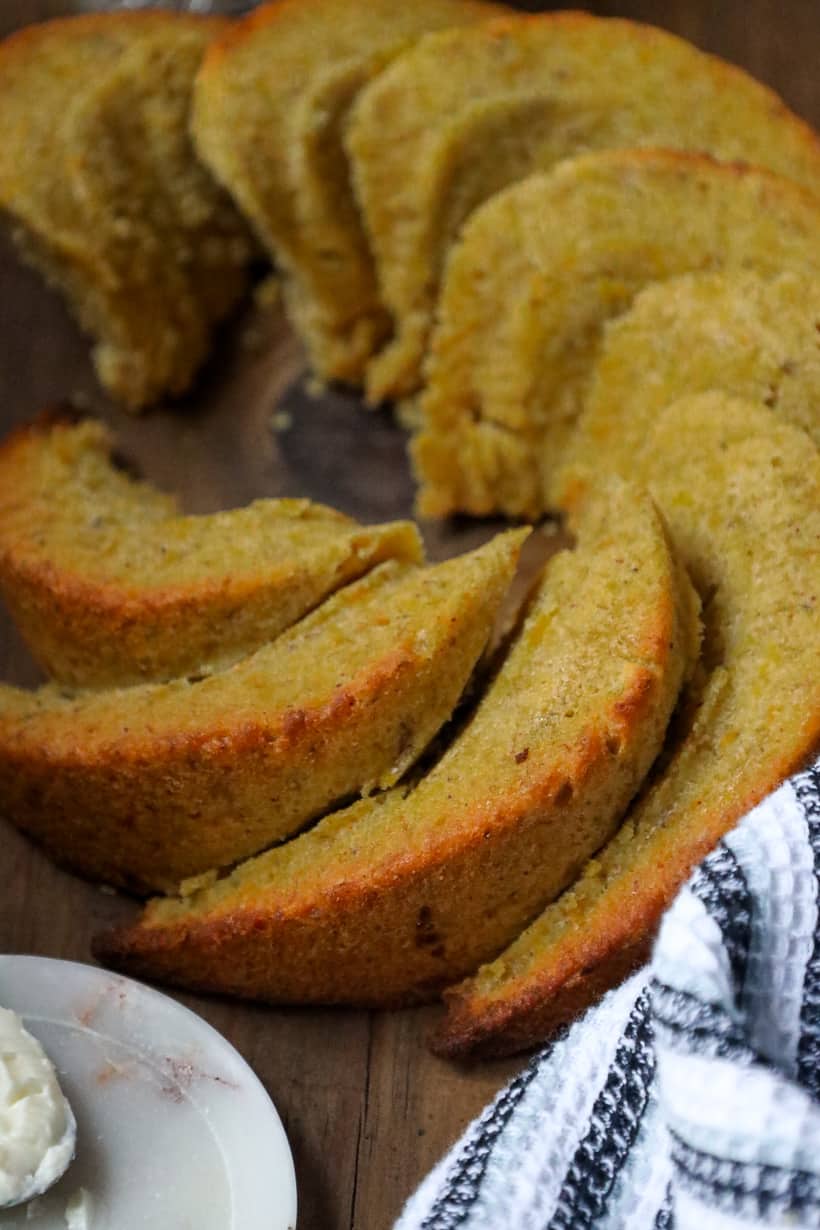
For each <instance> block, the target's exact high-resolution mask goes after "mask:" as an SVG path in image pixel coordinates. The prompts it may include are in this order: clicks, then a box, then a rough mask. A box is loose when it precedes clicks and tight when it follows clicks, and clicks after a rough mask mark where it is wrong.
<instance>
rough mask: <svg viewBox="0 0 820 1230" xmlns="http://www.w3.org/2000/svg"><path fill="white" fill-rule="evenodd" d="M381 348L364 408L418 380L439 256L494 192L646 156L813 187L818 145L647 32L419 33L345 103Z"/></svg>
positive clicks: (775, 107)
mask: <svg viewBox="0 0 820 1230" xmlns="http://www.w3.org/2000/svg"><path fill="white" fill-rule="evenodd" d="M346 144H347V149H348V152H349V154H350V157H351V166H352V170H353V179H354V184H355V188H356V195H357V198H358V200H359V203H360V206H361V208H362V212H363V214H364V218H365V222H366V225H367V231H368V236H369V239H370V244H371V247H372V249H373V252H374V254H375V257H376V266H377V271H378V275H379V287H380V290H381V295H382V298H383V300H384V302H385V303H386V305H387V306H388V308H389V309H390V313H391V316H392V320H393V337H392V339H391V341H390V342H389V343H388V344H387V346H386V347H385V348H384V349H383V350H382V352H381V353H380V354H379V355H377V356H376V357H375V358H374V359H373V360H372V362H371V363H370V364H368V368H367V391H368V397H369V399H370V400H371V401H374V402H377V401H380V400H382V399H383V398H387V397H397V396H406V395H408V394H410V393H413V392H414V391H415V390H416V389H417V388H418V386H419V384H420V378H421V365H422V359H423V357H424V353H425V350H426V347H427V341H428V337H429V333H430V330H431V328H432V322H433V312H434V308H435V304H436V299H437V295H438V287H439V284H440V279H441V274H442V270H443V268H444V261H445V257H446V254H447V250H448V248H449V247H450V245H451V244H452V242H453V241H454V239H455V238H456V236H457V234H458V232H459V231H460V229H461V227H462V225H463V223H464V222H465V220H466V218H467V217H468V215H469V214H470V212H471V211H472V210H473V209H475V208H476V206H478V205H480V204H481V202H482V201H485V200H486V199H487V198H488V197H490V196H492V195H493V193H495V192H498V191H499V190H500V189H501V188H504V187H506V185H507V184H510V183H512V182H513V181H515V180H517V179H522V178H523V177H524V176H526V175H529V174H531V173H532V172H533V171H538V170H547V169H549V168H551V167H552V166H553V165H554V164H555V163H556V162H558V161H559V160H560V159H562V158H567V157H571V156H573V155H575V154H579V153H585V152H588V151H591V150H595V149H607V148H634V147H638V146H658V147H664V148H669V149H690V150H696V151H701V152H705V153H711V154H714V155H716V156H717V157H719V158H722V159H726V160H733V159H741V160H743V161H745V162H749V163H754V164H756V165H758V166H762V167H768V168H769V169H771V170H774V171H777V172H778V173H780V174H782V175H784V176H787V177H789V178H791V179H795V180H797V181H798V182H800V183H803V184H805V185H807V186H808V187H809V188H811V189H813V190H814V191H820V141H818V138H817V136H816V134H815V133H814V132H813V131H812V129H811V128H810V127H809V125H808V124H806V123H804V122H803V121H802V120H800V119H798V118H797V117H796V116H795V115H793V114H792V113H791V112H790V111H788V110H787V108H786V107H785V106H784V104H783V103H782V102H781V101H780V99H778V98H777V97H776V96H775V95H774V94H773V93H772V91H771V90H769V89H767V88H766V87H765V86H763V85H760V84H759V83H758V82H757V81H754V80H753V79H752V78H751V77H750V76H748V75H747V74H746V73H744V72H742V71H741V70H740V69H737V68H733V67H731V66H730V65H728V64H725V63H724V62H723V61H721V60H718V59H716V58H715V57H714V56H708V55H704V54H703V52H701V51H698V50H697V49H696V48H695V47H693V46H691V45H690V44H689V43H686V42H684V41H683V40H682V39H679V38H676V37H675V36H674V35H672V34H667V33H666V32H665V31H663V30H657V29H654V28H652V27H651V26H645V25H640V24H638V23H636V22H631V21H624V20H621V19H600V18H596V17H591V16H589V15H588V14H585V13H541V14H538V15H537V16H531V17H521V16H518V17H515V16H510V17H506V18H499V19H496V20H493V21H491V22H487V23H482V24H481V25H479V26H471V27H467V28H463V29H458V30H448V31H443V32H437V33H433V34H429V35H427V36H425V37H424V38H422V39H420V40H419V41H418V43H416V44H415V45H414V46H413V47H411V48H410V49H409V50H408V51H406V52H404V53H403V54H402V55H401V56H399V57H398V58H397V59H396V60H395V61H394V62H393V63H392V64H390V65H389V66H388V67H387V68H386V69H385V71H384V72H383V73H380V74H379V75H378V76H377V77H375V78H374V80H373V81H372V82H370V84H368V85H367V86H366V87H365V88H364V89H363V90H362V91H361V93H360V95H359V97H358V99H357V101H356V105H355V107H354V109H353V114H352V117H351V123H350V128H349V131H348V134H347V142H346Z"/></svg>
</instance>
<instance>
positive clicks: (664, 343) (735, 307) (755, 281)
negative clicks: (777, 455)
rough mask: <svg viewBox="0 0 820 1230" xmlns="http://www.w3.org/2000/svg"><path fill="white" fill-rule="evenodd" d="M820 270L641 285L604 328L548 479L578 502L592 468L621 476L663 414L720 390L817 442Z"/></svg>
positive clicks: (559, 493)
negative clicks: (558, 463) (559, 460)
mask: <svg viewBox="0 0 820 1230" xmlns="http://www.w3.org/2000/svg"><path fill="white" fill-rule="evenodd" d="M818 321H820V278H817V277H812V276H810V275H804V274H800V273H785V274H783V275H782V276H780V277H776V278H771V279H767V278H762V277H759V276H758V275H756V274H753V273H732V274H690V275H687V276H685V277H682V278H673V279H672V280H671V281H669V282H660V283H658V284H657V285H654V286H648V287H647V288H646V289H645V290H643V291H641V293H640V294H639V295H638V297H637V298H636V300H635V302H634V304H633V306H632V308H631V310H630V311H629V312H627V313H626V314H625V315H624V316H621V317H619V318H618V319H617V320H614V321H612V322H611V323H610V324H609V325H607V327H606V331H605V334H604V340H603V344H602V348H601V353H600V358H599V359H598V362H597V364H596V367H595V370H594V372H593V375H592V380H591V383H590V388H589V393H588V394H587V396H586V398H585V399H584V409H583V411H582V413H581V416H580V418H579V420H578V424H577V427H576V430H575V432H574V433H573V435H572V437H571V440H570V443H569V445H568V448H567V450H566V455H565V460H564V464H563V466H562V469H561V473H560V474H559V475H558V477H557V478H556V481H555V492H556V497H557V502H558V503H559V504H561V505H562V506H566V505H568V504H570V505H572V504H575V503H576V502H577V501H578V500H579V499H580V498H582V496H583V493H584V491H585V490H586V488H587V486H588V485H589V484H590V483H594V481H595V477H594V476H595V474H596V472H603V471H607V470H611V471H614V472H615V473H616V474H622V475H624V476H626V475H629V474H630V473H632V471H633V467H634V462H635V457H636V456H637V454H638V453H639V452H640V450H641V448H642V446H643V444H644V442H645V440H646V438H647V436H648V435H649V434H650V433H651V430H652V427H653V426H654V423H655V421H656V419H657V418H658V417H659V416H660V414H661V412H662V411H663V410H664V409H665V408H666V407H667V406H668V405H670V404H671V403H672V402H673V401H676V400H677V399H678V398H679V397H683V396H685V395H687V394H694V393H702V392H708V391H709V390H712V389H714V390H719V391H721V392H724V393H730V394H732V395H734V396H736V397H743V398H745V399H747V400H749V401H756V402H759V403H760V404H761V405H766V406H769V407H770V408H771V409H773V410H776V412H777V413H778V414H779V415H781V416H782V417H783V418H784V419H785V420H786V421H787V422H789V423H794V425H795V426H796V427H801V428H802V429H803V431H805V432H807V433H808V434H809V435H810V436H811V437H812V439H813V440H814V442H815V444H820V335H818V329H817V322H818Z"/></svg>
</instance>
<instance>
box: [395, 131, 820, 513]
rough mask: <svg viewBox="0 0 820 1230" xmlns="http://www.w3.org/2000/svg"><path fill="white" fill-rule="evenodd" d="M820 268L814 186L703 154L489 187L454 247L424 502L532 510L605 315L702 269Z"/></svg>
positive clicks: (423, 453)
mask: <svg viewBox="0 0 820 1230" xmlns="http://www.w3.org/2000/svg"><path fill="white" fill-rule="evenodd" d="M702 269H710V270H726V271H732V270H741V269H748V270H755V271H757V272H758V273H761V274H763V275H765V276H774V275H776V274H778V273H781V272H784V271H787V270H798V271H802V272H805V273H807V274H812V275H816V274H817V273H818V271H820V198H815V197H813V196H811V195H810V194H808V193H806V192H805V191H804V190H803V189H801V188H800V187H798V186H796V185H795V184H792V183H791V182H789V181H787V180H785V179H778V178H777V177H775V176H772V175H769V174H768V173H766V172H763V171H757V170H753V169H749V168H743V167H741V166H737V165H731V166H728V165H721V164H718V163H715V162H713V161H712V160H711V159H709V158H707V157H700V156H697V155H693V154H684V153H668V152H657V151H643V150H639V151H630V150H618V151H612V152H607V153H600V154H591V155H589V156H588V157H585V158H577V159H571V160H570V161H568V162H565V163H563V164H562V165H561V166H560V167H559V168H557V169H556V170H555V171H554V172H553V173H552V174H551V175H534V176H531V177H530V178H529V179H526V180H522V181H521V182H520V183H518V184H516V185H514V186H513V187H512V188H508V189H506V190H505V191H504V192H502V193H499V194H498V195H497V196H495V197H493V199H492V200H491V201H488V202H487V203H486V204H485V205H483V206H482V207H481V208H480V209H479V210H477V211H476V212H475V214H473V216H472V217H471V218H470V220H469V222H468V224H467V226H466V227H465V228H464V234H463V238H462V239H461V241H460V243H459V244H457V245H456V246H455V247H454V248H453V250H452V254H451V258H450V261H449V263H448V270H447V276H446V279H445V283H444V288H443V291H442V298H441V303H440V308H439V312H440V321H439V325H438V328H437V330H436V333H435V336H434V339H433V347H432V353H431V360H430V365H429V385H428V388H427V390H426V392H425V394H424V396H423V398H422V405H421V408H422V414H423V427H422V432H421V434H420V435H419V436H418V438H417V440H416V442H415V447H414V456H415V462H416V466H417V469H418V474H419V477H420V479H421V481H422V483H423V486H422V490H421V493H420V496H419V505H420V508H421V510H422V512H423V513H425V514H429V515H431V516H443V515H445V514H447V513H450V512H454V511H456V510H461V511H464V512H470V513H487V512H489V511H491V510H492V509H498V510H503V511H504V512H507V513H510V514H513V515H521V514H526V515H533V514H535V513H537V512H538V511H539V510H540V509H542V508H543V507H544V505H545V504H546V503H550V502H552V500H553V498H554V497H553V493H552V492H551V490H550V488H551V486H552V478H553V475H554V473H555V470H556V468H557V467H558V468H560V465H561V462H562V458H563V454H564V450H565V448H566V446H567V442H568V440H569V439H570V436H571V433H572V429H573V426H574V423H575V420H576V418H577V415H578V413H579V411H580V409H581V405H582V401H583V396H584V393H585V390H586V386H587V383H588V381H589V379H590V375H591V372H592V369H593V366H594V363H595V360H596V358H597V356H598V352H599V349H600V342H601V334H602V330H603V326H604V324H605V323H606V321H607V320H609V319H611V318H612V317H614V316H618V315H620V314H622V313H623V312H624V311H626V310H627V309H628V308H629V306H630V305H631V303H632V300H633V299H634V297H635V295H636V294H637V293H638V292H639V291H640V290H641V289H642V288H643V287H644V286H646V285H647V284H649V283H652V282H659V281H665V280H667V279H669V278H672V277H676V276H678V275H680V274H683V273H689V272H693V271H696V270H702Z"/></svg>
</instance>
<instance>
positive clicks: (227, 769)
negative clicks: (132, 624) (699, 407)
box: [0, 530, 528, 890]
mask: <svg viewBox="0 0 820 1230" xmlns="http://www.w3.org/2000/svg"><path fill="white" fill-rule="evenodd" d="M527 533H528V531H526V530H512V531H509V532H508V533H507V534H503V535H500V536H498V537H497V538H495V539H493V540H492V541H491V542H490V543H488V544H487V545H486V546H484V547H482V548H480V549H479V550H478V551H474V552H472V553H471V554H469V555H466V556H462V557H460V558H458V559H454V560H450V561H448V562H447V563H444V564H439V565H437V566H436V567H432V568H418V567H416V566H415V565H412V564H406V563H398V562H396V561H390V562H388V563H386V564H381V565H380V566H379V567H378V568H376V569H375V570H374V571H373V572H371V573H370V574H369V575H368V576H367V577H365V578H364V579H363V580H360V581H356V582H354V583H353V584H352V585H351V586H349V587H348V588H346V589H344V590H343V591H341V593H338V594H336V595H334V596H333V597H332V598H329V599H328V600H327V602H325V603H324V604H323V605H322V606H321V607H319V609H318V610H316V611H314V612H313V613H312V614H311V615H308V616H307V617H306V618H305V619H304V620H302V621H301V623H299V624H297V625H296V626H295V627H294V628H291V629H290V630H289V631H288V632H284V633H283V634H282V636H280V637H279V638H278V640H276V641H274V642H273V643H272V644H271V645H268V646H265V647H264V648H263V649H260V650H258V651H257V652H256V653H255V654H252V655H251V656H250V657H248V658H244V659H243V660H242V661H241V662H238V663H237V664H236V665H235V666H233V667H232V668H230V669H229V670H227V671H224V672H222V673H220V674H216V675H211V676H209V677H208V678H207V679H204V680H202V681H201V682H196V683H191V682H189V681H188V680H177V681H174V682H172V683H167V684H155V685H147V686H144V687H138V688H129V689H127V690H119V691H111V692H97V693H86V694H85V695H83V696H80V697H77V698H70V697H69V698H67V697H65V696H64V695H63V694H62V693H61V692H60V691H59V690H58V689H55V688H52V687H46V688H43V689H41V690H40V691H39V692H34V693H31V692H23V691H20V690H19V689H15V688H9V687H0V810H2V812H3V813H4V814H5V815H6V816H7V817H8V819H9V820H11V821H12V822H13V823H14V824H16V825H17V826H18V827H19V828H21V829H22V830H23V831H24V832H27V833H29V834H31V835H32V836H33V837H35V838H36V839H37V840H38V841H40V842H41V843H42V844H43V845H44V846H45V847H46V849H47V850H48V851H49V852H50V853H51V854H52V855H54V857H55V858H57V859H58V860H59V861H60V862H61V863H65V864H66V865H67V866H69V867H73V868H74V869H75V870H77V871H79V872H80V873H81V874H83V875H86V876H89V877H91V878H94V879H99V880H103V881H106V882H108V883H111V884H114V885H121V886H124V887H129V888H136V889H140V890H142V889H145V888H154V889H156V888H159V889H167V888H175V887H176V886H177V885H178V884H179V883H180V881H181V880H183V879H185V878H187V877H189V876H196V875H198V874H200V873H202V872H205V871H207V870H208V869H210V868H213V867H224V866H226V865H228V864H230V863H235V862H237V861H238V860H239V859H242V858H246V857H247V856H248V855H250V854H254V853H256V852H257V851H258V850H260V849H262V848H263V847H266V846H269V845H270V844H271V843H272V842H274V841H278V840H280V839H281V838H283V837H287V836H289V835H290V834H291V833H293V832H295V831H296V830H297V829H298V828H300V827H302V826H303V825H304V824H305V823H306V822H307V821H308V820H310V819H311V817H313V816H315V815H317V814H320V813H321V812H322V811H326V810H327V809H328V808H329V807H330V806H332V805H333V804H334V803H335V802H337V801H339V800H342V799H344V798H345V797H349V796H350V795H352V794H358V793H359V792H360V791H362V792H365V793H367V792H368V791H371V790H373V789H375V788H376V787H378V786H381V787H384V786H390V785H392V784H393V783H394V782H396V781H397V780H398V779H399V778H400V777H401V776H402V774H403V773H404V772H405V770H406V769H407V768H408V767H409V766H410V765H411V764H412V763H413V761H414V760H415V759H416V757H417V756H418V755H419V753H420V752H421V751H422V750H423V749H424V748H425V747H426V746H427V744H428V743H429V742H430V740H431V739H432V738H433V736H434V735H435V734H436V732H437V731H438V729H439V727H440V726H441V725H442V723H443V722H445V721H446V720H447V719H448V718H449V716H450V714H451V713H452V711H453V708H454V706H455V704H456V702H457V701H458V699H459V697H460V695H461V693H462V691H463V689H464V686H465V684H466V683H467V680H468V679H469V677H470V674H471V672H472V669H473V667H474V666H475V664H476V661H477V660H478V657H479V655H480V654H481V652H482V650H483V649H484V647H485V645H486V644H487V641H488V639H489V636H490V633H491V632H492V629H493V623H494V620H495V616H496V614H497V612H498V608H499V606H500V603H501V600H502V598H503V597H504V595H505V593H506V591H507V588H508V585H509V583H510V581H511V579H512V576H513V573H514V572H515V567H516V561H517V558H518V553H519V550H520V546H521V543H522V541H523V540H524V538H526V536H527Z"/></svg>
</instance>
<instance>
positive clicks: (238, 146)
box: [193, 0, 502, 381]
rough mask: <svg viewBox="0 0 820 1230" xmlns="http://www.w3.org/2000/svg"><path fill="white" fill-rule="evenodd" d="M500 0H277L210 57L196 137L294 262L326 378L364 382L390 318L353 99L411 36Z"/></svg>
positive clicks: (296, 315)
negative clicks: (351, 149) (362, 184)
mask: <svg viewBox="0 0 820 1230" xmlns="http://www.w3.org/2000/svg"><path fill="white" fill-rule="evenodd" d="M499 11H502V10H501V9H500V8H499V7H498V6H494V5H491V4H483V3H479V2H478V0H425V3H424V4H394V3H392V0H277V2H276V3H274V4H267V5H264V6H263V7H262V8H259V9H257V10H256V11H255V12H254V13H252V14H251V15H250V16H249V17H247V18H245V19H244V20H243V21H241V22H238V23H236V24H235V25H234V26H233V28H232V29H231V30H230V32H229V33H227V34H226V35H225V37H224V38H223V39H221V40H220V41H219V42H218V43H217V44H215V45H214V47H213V48H212V49H211V50H210V52H209V54H208V56H207V57H206V59H205V62H204V64H203V67H202V70H201V72H200V74H199V77H198V79H197V84H196V90H195V105H194V115H193V132H194V138H195V140H196V143H197V146H198V148H199V150H200V152H201V154H202V157H203V158H204V160H205V161H206V162H207V164H208V166H209V167H210V168H211V169H212V171H213V172H214V174H215V175H216V176H217V178H218V179H219V180H220V181H221V183H223V184H224V185H225V186H226V187H227V188H228V189H229V191H230V192H231V194H232V195H233V197H234V199H235V200H236V201H237V202H238V204H239V206H240V207H241V209H242V210H243V212H244V214H245V215H246V217H247V218H248V219H249V220H250V221H251V223H252V224H253V226H254V227H255V229H256V232H257V234H258V235H259V237H260V239H261V240H262V243H263V244H264V246H265V247H266V249H267V250H268V252H269V254H270V256H271V257H272V259H273V260H274V261H275V262H276V264H277V265H278V266H279V267H280V269H281V270H282V272H283V273H284V274H285V276H286V282H285V297H286V302H287V306H288V310H289V313H290V316H291V319H292V320H293V322H294V325H295V327H296V329H297V330H298V332H299V333H300V334H301V336H302V338H303V339H304V341H305V342H306V344H307V347H308V350H309V353H310V360H311V363H312V366H313V368H314V370H315V371H316V372H317V373H318V374H319V375H320V376H322V377H324V378H326V379H331V378H334V379H340V380H349V381H357V380H359V379H360V377H361V374H362V365H363V362H364V360H365V359H366V358H367V357H368V356H369V354H370V353H371V351H372V349H373V347H374V345H376V344H377V343H378V342H379V341H380V340H381V338H382V337H383V335H384V330H385V323H386V322H385V317H384V312H383V309H382V307H381V304H380V302H379V297H378V291H377V287H376V279H375V276H374V272H373V267H372V263H371V259H370V255H369V252H368V248H367V242H366V240H365V237H364V233H363V230H362V227H361V223H360V221H359V216H358V211H357V209H356V205H355V202H354V200H353V195H352V191H351V188H350V184H349V174H348V168H347V160H346V157H345V154H344V148H343V144H342V136H343V131H344V128H345V125H346V123H347V115H348V112H349V109H350V105H351V103H352V101H353V99H354V98H355V96H356V93H357V92H358V90H359V89H360V88H361V86H362V85H363V84H364V83H365V82H366V81H368V80H369V78H370V77H372V76H373V75H374V73H376V72H378V71H379V69H380V68H381V67H383V65H384V64H385V63H387V61H388V60H389V59H390V58H391V56H393V55H395V54H396V53H397V52H398V51H400V50H401V49H402V48H403V47H404V46H406V44H407V43H408V42H409V41H410V40H412V39H414V38H417V37H418V36H419V35H420V34H422V33H424V32H425V31H427V30H434V29H438V28H441V27H442V26H456V25H463V24H465V23H467V22H474V21H480V20H482V19H485V18H487V17H488V16H490V15H492V14H494V13H498V12H499Z"/></svg>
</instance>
